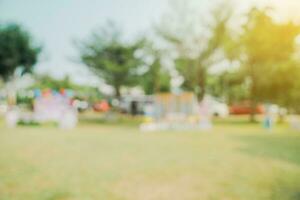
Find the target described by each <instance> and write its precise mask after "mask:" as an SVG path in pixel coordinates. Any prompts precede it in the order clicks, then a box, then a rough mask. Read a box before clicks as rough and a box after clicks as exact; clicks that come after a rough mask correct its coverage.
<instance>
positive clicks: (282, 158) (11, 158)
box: [0, 119, 300, 200]
mask: <svg viewBox="0 0 300 200" xmlns="http://www.w3.org/2000/svg"><path fill="white" fill-rule="evenodd" d="M135 124H136V123H131V124H127V123H125V122H122V123H103V122H101V121H99V122H98V121H97V120H89V119H85V120H83V121H82V122H81V123H80V124H79V126H78V127H77V128H76V129H75V130H73V131H62V130H59V129H57V128H56V127H54V126H51V125H47V126H33V127H18V128H16V129H7V128H5V126H4V125H3V123H2V124H0V199H1V200H16V199H19V200H24V199H25V200H26V199H34V200H44V199H45V200H54V199H55V200H58V199H76V200H89V199H91V200H94V199H100V200H102V199H103V200H110V199H112V200H122V199H124V200H125V199H130V200H131V199H133V200H135V199H137V200H141V199H146V200H152V199H153V200H164V199H166V200H190V199H191V200H239V199H241V200H268V199H270V200H298V199H300V133H296V132H294V131H292V130H290V129H289V128H288V127H285V126H280V127H277V128H276V129H274V130H272V131H266V130H264V129H262V128H261V126H260V125H259V124H254V125H253V124H247V123H246V122H243V121H241V120H230V121H218V122H217V123H216V125H215V127H214V129H213V130H211V131H208V132H201V131H200V132H199V131H198V132H153V133H140V132H139V130H138V128H137V126H136V125H135Z"/></svg>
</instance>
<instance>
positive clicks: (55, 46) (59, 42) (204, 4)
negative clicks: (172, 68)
mask: <svg viewBox="0 0 300 200" xmlns="http://www.w3.org/2000/svg"><path fill="white" fill-rule="evenodd" d="M174 1H176V0H148V1H147V0H106V1H105V0H0V23H6V22H17V23H20V24H22V25H23V26H24V27H25V28H26V29H27V30H28V31H29V32H30V33H31V34H32V35H33V37H34V40H35V42H36V43H38V44H42V46H43V53H42V55H41V58H40V62H39V63H38V64H37V65H36V72H38V73H43V74H51V75H53V76H54V77H57V78H62V77H63V76H65V75H66V74H69V75H71V77H72V79H73V80H74V81H75V82H78V83H89V84H96V83H97V82H98V81H97V79H96V78H94V77H93V76H92V75H91V74H90V73H89V72H88V70H87V69H86V68H85V67H84V66H82V65H81V64H80V63H79V61H78V51H77V50H76V48H75V46H74V43H73V42H74V40H83V39H86V38H88V36H89V35H90V34H91V32H92V31H94V30H95V29H97V28H99V27H101V26H103V25H104V24H105V23H106V22H107V21H108V20H112V21H114V22H115V23H116V24H117V25H119V26H120V27H121V28H122V31H123V33H124V34H125V36H126V37H129V38H130V37H134V36H137V35H141V34H147V33H148V32H149V31H151V27H152V26H153V24H157V23H159V21H160V19H161V17H162V16H163V15H164V14H165V13H166V11H167V10H168V7H169V6H170V5H171V4H172V3H174ZM190 1H193V2H194V3H195V5H196V6H197V7H199V8H197V9H199V11H203V12H205V11H207V10H208V8H209V7H211V6H213V5H214V4H217V3H218V2H219V1H220V0H210V1H208V0H190ZM232 2H234V3H233V4H234V6H237V7H239V8H242V9H243V8H244V9H245V8H247V7H249V5H253V4H256V5H260V6H263V5H266V4H270V5H272V6H273V7H275V8H276V9H277V10H278V12H277V13H279V14H278V15H277V16H276V17H277V18H278V19H279V20H280V19H286V18H292V19H294V20H298V19H300V18H299V14H298V13H299V12H298V10H300V0H243V1H238V0H232ZM237 2H238V3H237ZM235 4H238V5H235Z"/></svg>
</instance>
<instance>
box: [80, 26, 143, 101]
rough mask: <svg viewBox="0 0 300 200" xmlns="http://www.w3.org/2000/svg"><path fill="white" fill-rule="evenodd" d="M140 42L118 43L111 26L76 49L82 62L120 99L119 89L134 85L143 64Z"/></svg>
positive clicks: (118, 36)
mask: <svg viewBox="0 0 300 200" xmlns="http://www.w3.org/2000/svg"><path fill="white" fill-rule="evenodd" d="M142 46H143V40H138V41H135V42H133V43H124V42H122V41H121V38H120V32H119V31H118V30H117V29H115V27H114V26H112V25H111V24H110V25H109V27H106V28H104V29H102V30H101V31H100V32H97V33H94V34H93V35H92V36H91V38H90V39H89V41H87V42H82V43H81V44H80V45H79V50H80V54H81V61H82V62H83V63H84V64H85V65H87V66H88V67H89V68H90V69H91V70H92V71H93V72H94V73H95V74H97V75H98V76H99V77H100V78H102V79H103V80H104V81H105V82H106V83H107V84H108V85H111V86H112V87H113V88H114V90H115V95H116V97H117V98H120V96H121V93H120V89H121V87H122V86H131V85H134V84H136V83H137V78H138V76H137V68H138V67H139V66H140V65H141V64H142V60H141V58H139V57H138V55H137V54H138V50H139V49H140V48H141V47H142Z"/></svg>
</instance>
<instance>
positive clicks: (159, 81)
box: [140, 41, 171, 94]
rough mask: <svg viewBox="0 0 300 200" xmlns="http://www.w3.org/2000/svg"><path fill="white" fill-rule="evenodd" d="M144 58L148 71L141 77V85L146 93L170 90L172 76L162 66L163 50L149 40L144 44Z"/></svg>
mask: <svg viewBox="0 0 300 200" xmlns="http://www.w3.org/2000/svg"><path fill="white" fill-rule="evenodd" d="M143 49H144V54H145V58H144V60H147V58H148V60H150V61H148V63H147V62H146V61H145V63H146V68H147V70H146V72H145V73H143V74H142V76H141V77H140V85H141V86H142V87H143V89H144V91H145V93H146V94H155V93H159V92H169V91H170V87H171V84H170V82H171V76H170V73H169V71H168V70H167V69H166V68H164V67H163V66H162V54H163V53H162V51H161V50H158V49H157V48H155V47H154V44H153V43H151V42H149V41H147V42H145V45H144V48H143Z"/></svg>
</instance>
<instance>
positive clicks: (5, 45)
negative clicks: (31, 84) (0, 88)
mask: <svg viewBox="0 0 300 200" xmlns="http://www.w3.org/2000/svg"><path fill="white" fill-rule="evenodd" d="M40 51H41V48H40V47H37V46H35V45H34V44H33V42H32V38H31V36H30V35H29V33H28V32H26V31H25V30H24V29H23V28H22V27H21V26H20V25H17V24H8V25H0V77H1V78H3V79H4V81H7V80H8V79H9V78H10V77H11V76H12V75H13V73H14V72H15V70H16V68H18V67H21V68H22V73H26V72H31V71H32V67H33V66H34V65H35V63H36V62H37V58H38V54H39V53H40Z"/></svg>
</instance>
